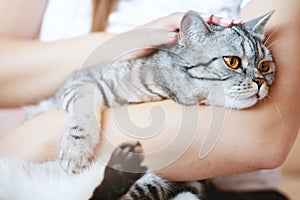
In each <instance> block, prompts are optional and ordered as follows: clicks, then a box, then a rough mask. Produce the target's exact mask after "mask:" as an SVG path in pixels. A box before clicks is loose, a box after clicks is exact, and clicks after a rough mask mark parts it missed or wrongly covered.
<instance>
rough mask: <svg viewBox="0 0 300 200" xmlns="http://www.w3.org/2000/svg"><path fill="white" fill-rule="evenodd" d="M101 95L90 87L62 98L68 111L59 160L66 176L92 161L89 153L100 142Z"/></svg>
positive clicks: (87, 86) (95, 88)
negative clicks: (67, 173)
mask: <svg viewBox="0 0 300 200" xmlns="http://www.w3.org/2000/svg"><path fill="white" fill-rule="evenodd" d="M102 95H103V94H101V93H100V92H99V90H98V89H97V87H96V86H95V85H94V84H84V85H80V87H78V86H77V87H76V88H75V89H74V91H73V92H72V95H69V98H66V99H65V100H64V101H65V102H64V105H66V108H65V109H66V110H67V111H68V114H67V117H66V121H65V125H64V129H63V135H62V139H61V146H60V153H59V159H60V160H61V164H62V166H63V168H64V169H65V170H66V171H67V172H69V173H79V172H80V171H81V170H82V169H83V168H85V167H86V166H88V165H89V163H90V162H91V161H92V160H93V159H94V156H93V152H94V150H95V147H96V145H97V144H98V143H99V139H100V119H101V110H103V108H104V103H103V96H102Z"/></svg>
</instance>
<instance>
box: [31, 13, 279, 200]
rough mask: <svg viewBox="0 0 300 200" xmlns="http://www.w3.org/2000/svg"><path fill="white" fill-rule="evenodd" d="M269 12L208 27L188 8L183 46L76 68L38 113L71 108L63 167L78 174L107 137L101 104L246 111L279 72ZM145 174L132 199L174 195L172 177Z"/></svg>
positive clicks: (182, 32)
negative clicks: (267, 36) (169, 102)
mask: <svg viewBox="0 0 300 200" xmlns="http://www.w3.org/2000/svg"><path fill="white" fill-rule="evenodd" d="M271 14H272V13H268V14H266V15H264V16H262V17H259V18H257V19H254V20H252V21H250V22H247V23H245V24H243V25H234V26H233V27H231V28H223V27H219V26H215V25H208V24H207V23H206V22H205V21H204V20H203V19H202V18H201V17H199V16H198V14H197V13H196V12H193V11H189V12H187V13H186V14H185V16H184V17H183V19H182V22H181V26H180V32H179V35H180V39H179V42H178V44H175V45H170V46H166V47H164V48H165V49H164V50H158V51H156V52H155V53H154V54H152V55H150V56H149V57H146V58H140V59H136V60H130V61H123V62H115V63H112V64H111V65H110V66H109V67H106V68H104V67H103V66H96V67H93V68H88V69H84V70H81V71H78V72H76V73H74V74H73V75H72V76H71V77H70V78H69V79H68V80H66V81H65V83H64V84H63V86H62V87H61V88H60V89H59V90H58V91H57V93H56V94H55V95H54V96H53V97H51V98H49V99H47V100H45V101H42V102H41V103H40V104H39V107H38V108H34V112H33V113H34V115H35V114H36V113H40V112H44V111H45V110H50V109H54V108H58V109H61V108H62V109H65V110H67V111H68V115H67V120H66V123H65V127H64V132H63V137H62V141H61V150H60V154H59V159H60V160H61V164H62V166H63V167H64V168H65V169H66V170H67V171H68V172H73V173H78V172H80V171H81V170H82V169H83V168H85V167H87V166H88V165H89V163H90V162H91V160H92V159H93V157H92V156H91V152H93V151H94V148H95V147H96V145H97V144H98V143H99V140H100V139H101V138H100V134H99V130H100V128H99V124H100V121H101V116H96V117H95V114H94V113H95V110H94V108H95V107H96V108H97V109H100V111H103V110H104V109H106V108H107V107H117V106H121V105H125V104H128V103H130V102H133V103H141V102H150V101H158V100H164V99H173V100H174V101H176V102H178V103H179V104H183V105H195V104H200V103H202V104H209V105H218V106H223V107H226V108H233V109H242V108H247V107H250V106H252V105H254V104H255V103H256V102H257V101H258V100H260V99H263V98H264V97H266V96H267V94H268V88H269V86H270V85H271V84H272V83H273V82H274V75H275V65H274V62H273V58H272V55H271V52H270V50H269V49H268V48H267V47H266V46H265V45H264V44H263V39H264V35H263V31H264V27H265V25H266V23H267V21H268V19H269V18H270V16H271ZM95 90H96V92H95ZM132 91H134V92H132ZM100 111H99V112H98V113H100ZM145 176H147V178H143V177H142V178H141V179H140V180H139V181H138V182H137V183H136V184H135V185H134V186H133V188H132V189H131V190H130V191H129V193H128V194H127V195H126V198H127V199H139V198H142V197H141V196H142V195H144V196H145V195H146V196H147V195H148V196H149V198H150V199H153V198H154V199H166V197H167V196H169V191H168V189H167V188H168V187H166V186H167V185H168V184H169V183H168V182H165V181H163V180H162V179H160V178H159V177H157V176H156V175H154V174H150V175H149V174H147V175H145ZM184 187H185V186H184ZM154 193H155V194H154ZM145 198H146V197H145Z"/></svg>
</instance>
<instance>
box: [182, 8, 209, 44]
mask: <svg viewBox="0 0 300 200" xmlns="http://www.w3.org/2000/svg"><path fill="white" fill-rule="evenodd" d="M211 33H213V30H211V28H210V27H209V26H208V24H207V23H206V22H205V21H204V19H202V18H201V17H200V16H199V14H198V13H197V12H195V11H192V10H190V11H188V12H187V13H186V14H185V15H184V16H183V18H182V20H181V24H180V34H179V35H180V43H181V44H183V45H190V44H191V43H192V42H195V41H198V40H199V38H200V37H203V36H207V35H208V34H211Z"/></svg>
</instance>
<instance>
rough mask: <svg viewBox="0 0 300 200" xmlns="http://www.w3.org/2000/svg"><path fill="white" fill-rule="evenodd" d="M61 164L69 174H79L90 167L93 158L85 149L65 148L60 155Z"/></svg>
mask: <svg viewBox="0 0 300 200" xmlns="http://www.w3.org/2000/svg"><path fill="white" fill-rule="evenodd" d="M59 159H60V164H61V166H62V168H63V169H64V170H65V171H66V172H68V173H69V174H78V173H80V172H81V171H83V170H84V169H85V168H86V167H88V166H89V165H90V163H91V162H92V160H93V156H92V155H90V154H89V153H88V152H86V149H84V148H78V147H74V148H63V149H61V150H60V153H59Z"/></svg>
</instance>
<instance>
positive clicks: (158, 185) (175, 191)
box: [125, 173, 205, 200]
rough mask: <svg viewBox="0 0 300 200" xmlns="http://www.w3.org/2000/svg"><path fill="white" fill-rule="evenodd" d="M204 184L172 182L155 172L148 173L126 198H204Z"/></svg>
mask: <svg viewBox="0 0 300 200" xmlns="http://www.w3.org/2000/svg"><path fill="white" fill-rule="evenodd" d="M202 192H203V185H202V183H201V182H198V181H189V182H171V181H167V180H164V179H162V178H161V177H159V176H158V175H156V174H154V173H147V174H145V175H144V176H143V177H142V178H141V179H139V180H138V181H137V182H136V183H135V184H134V185H133V186H132V187H131V188H130V190H129V192H128V193H127V194H126V196H125V200H135V199H156V200H166V199H170V200H181V199H182V200H185V199H187V198H185V197H190V198H191V200H193V199H201V200H204V199H205V198H204V196H203V195H202Z"/></svg>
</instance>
